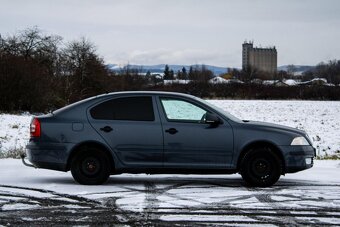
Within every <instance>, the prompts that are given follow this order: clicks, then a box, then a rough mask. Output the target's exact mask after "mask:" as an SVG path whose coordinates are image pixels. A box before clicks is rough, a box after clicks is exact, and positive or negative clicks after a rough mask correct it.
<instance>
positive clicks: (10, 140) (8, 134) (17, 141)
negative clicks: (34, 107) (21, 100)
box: [0, 114, 32, 152]
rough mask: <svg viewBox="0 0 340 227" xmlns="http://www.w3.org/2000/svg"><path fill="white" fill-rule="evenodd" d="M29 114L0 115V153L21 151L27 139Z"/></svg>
mask: <svg viewBox="0 0 340 227" xmlns="http://www.w3.org/2000/svg"><path fill="white" fill-rule="evenodd" d="M31 118H32V116H31V115H29V114H22V115H12V114H0V152H7V151H10V150H17V149H22V148H23V147H25V146H26V143H27V142H28V139H29V124H30V122H31Z"/></svg>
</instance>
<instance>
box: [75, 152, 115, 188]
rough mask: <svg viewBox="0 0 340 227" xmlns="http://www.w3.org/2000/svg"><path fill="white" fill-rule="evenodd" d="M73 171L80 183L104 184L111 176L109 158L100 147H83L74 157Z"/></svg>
mask: <svg viewBox="0 0 340 227" xmlns="http://www.w3.org/2000/svg"><path fill="white" fill-rule="evenodd" d="M71 173H72V176H73V178H74V180H75V181H77V182H78V183H79V184H86V185H96V184H103V183H105V182H106V181H107V179H108V178H109V176H110V162H109V158H108V157H107V155H106V154H105V153H104V152H103V151H101V150H100V149H97V148H87V149H83V150H81V151H79V153H78V154H77V155H76V156H75V157H74V158H73V160H72V162H71Z"/></svg>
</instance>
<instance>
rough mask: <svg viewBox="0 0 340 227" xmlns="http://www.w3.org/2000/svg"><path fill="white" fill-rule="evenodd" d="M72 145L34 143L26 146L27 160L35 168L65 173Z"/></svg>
mask: <svg viewBox="0 0 340 227" xmlns="http://www.w3.org/2000/svg"><path fill="white" fill-rule="evenodd" d="M72 146H73V144H67V143H40V142H39V143H35V142H32V141H31V142H30V143H29V144H28V145H27V146H26V154H27V158H28V160H29V161H30V162H31V163H32V164H33V165H34V166H35V167H37V168H43V169H52V170H59V171H67V159H68V156H69V155H68V151H70V148H71V147H72Z"/></svg>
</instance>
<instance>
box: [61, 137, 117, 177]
mask: <svg viewBox="0 0 340 227" xmlns="http://www.w3.org/2000/svg"><path fill="white" fill-rule="evenodd" d="M89 147H92V148H97V149H100V150H102V151H103V152H104V153H105V154H106V155H107V156H108V157H109V158H110V166H111V172H113V171H114V170H115V166H116V165H115V162H114V158H113V156H112V153H111V152H110V149H109V148H108V147H107V146H105V145H104V144H102V143H99V142H97V141H85V142H82V143H79V144H77V145H75V146H74V147H73V148H72V150H71V152H70V155H69V157H68V159H67V164H66V171H68V170H70V169H71V162H72V159H73V158H74V157H75V156H76V155H77V154H78V153H79V152H81V150H82V149H86V148H89Z"/></svg>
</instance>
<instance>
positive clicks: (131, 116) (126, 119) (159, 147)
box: [88, 95, 163, 168]
mask: <svg viewBox="0 0 340 227" xmlns="http://www.w3.org/2000/svg"><path fill="white" fill-rule="evenodd" d="M156 110H157V109H156V108H155V100H154V98H153V97H152V96H151V95H150V96H147V95H146V96H128V97H118V98H112V99H110V100H107V101H104V102H102V103H99V104H97V105H96V106H94V107H92V108H90V109H89V112H88V115H89V120H90V123H91V124H92V126H93V127H94V129H95V130H96V131H97V132H98V133H99V134H100V135H101V136H102V137H103V138H104V140H105V141H106V143H107V144H108V145H109V146H110V147H111V149H112V150H113V151H114V152H115V154H116V156H117V157H118V159H119V161H120V162H121V163H122V164H123V165H124V166H125V167H129V168H131V167H132V168H134V167H143V168H149V167H161V166H162V159H163V133H162V129H161V125H160V119H159V115H158V113H157V112H156Z"/></svg>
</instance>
